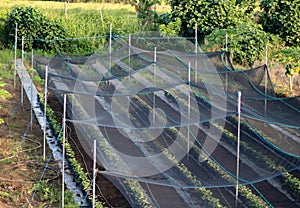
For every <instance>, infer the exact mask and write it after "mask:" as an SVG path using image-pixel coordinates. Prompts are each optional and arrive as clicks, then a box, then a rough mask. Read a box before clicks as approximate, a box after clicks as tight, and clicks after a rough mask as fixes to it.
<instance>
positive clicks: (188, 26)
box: [171, 0, 240, 38]
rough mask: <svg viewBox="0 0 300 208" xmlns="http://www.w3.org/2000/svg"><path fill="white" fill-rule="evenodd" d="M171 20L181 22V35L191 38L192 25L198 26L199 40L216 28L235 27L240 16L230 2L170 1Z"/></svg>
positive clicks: (233, 4) (225, 0)
mask: <svg viewBox="0 0 300 208" xmlns="http://www.w3.org/2000/svg"><path fill="white" fill-rule="evenodd" d="M171 8H172V18H174V19H175V18H180V20H181V21H182V25H181V35H183V36H193V35H194V28H195V27H194V25H195V23H197V24H198V34H199V36H200V38H203V37H204V36H206V35H208V34H210V33H211V32H212V31H213V30H214V29H216V28H220V29H221V28H227V27H228V26H230V25H236V22H237V21H239V19H238V17H239V16H240V11H239V9H238V8H237V7H236V6H235V2H234V1H231V0H224V1H210V0H203V1H198V0H191V1H187V0H175V1H171Z"/></svg>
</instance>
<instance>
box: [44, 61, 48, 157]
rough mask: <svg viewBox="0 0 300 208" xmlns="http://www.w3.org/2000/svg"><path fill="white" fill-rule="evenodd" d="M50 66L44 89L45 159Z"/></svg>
mask: <svg viewBox="0 0 300 208" xmlns="http://www.w3.org/2000/svg"><path fill="white" fill-rule="evenodd" d="M47 88H48V66H46V68H45V89H44V144H43V145H44V151H43V152H44V153H43V156H44V160H46V123H47V94H48V89H47Z"/></svg>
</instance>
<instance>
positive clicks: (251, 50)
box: [206, 21, 269, 67]
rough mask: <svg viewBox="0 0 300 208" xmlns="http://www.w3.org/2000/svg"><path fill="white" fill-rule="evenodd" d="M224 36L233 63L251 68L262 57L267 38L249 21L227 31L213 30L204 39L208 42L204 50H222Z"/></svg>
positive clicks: (259, 27)
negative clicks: (226, 37)
mask: <svg viewBox="0 0 300 208" xmlns="http://www.w3.org/2000/svg"><path fill="white" fill-rule="evenodd" d="M226 34H227V35H228V50H229V51H231V58H232V59H233V61H234V62H236V63H238V64H243V65H248V66H250V67H252V66H253V64H254V62H255V61H256V60H259V59H261V58H262V57H263V56H264V54H265V53H264V52H265V47H266V45H267V43H268V40H269V36H268V34H267V33H265V32H264V31H263V29H262V27H261V26H260V25H258V24H255V23H253V22H251V21H249V22H241V23H239V24H238V25H237V26H235V27H229V28H227V29H215V30H214V31H213V32H212V33H211V34H210V35H208V36H207V37H206V38H207V40H208V42H209V45H208V46H206V48H211V47H216V46H217V47H222V49H223V50H224V49H225V36H226ZM215 45H216V46H215Z"/></svg>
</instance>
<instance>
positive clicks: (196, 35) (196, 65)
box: [195, 22, 198, 84]
mask: <svg viewBox="0 0 300 208" xmlns="http://www.w3.org/2000/svg"><path fill="white" fill-rule="evenodd" d="M195 54H196V61H195V84H197V70H198V55H197V54H198V24H197V22H196V25H195Z"/></svg>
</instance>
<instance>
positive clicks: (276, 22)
mask: <svg viewBox="0 0 300 208" xmlns="http://www.w3.org/2000/svg"><path fill="white" fill-rule="evenodd" d="M260 7H261V9H262V10H263V12H261V18H260V21H261V24H262V25H263V27H264V29H265V31H267V32H270V33H274V34H278V35H279V36H280V37H281V38H282V39H284V40H285V41H286V44H288V45H290V46H300V0H293V1H289V0H263V1H262V2H261V4H260Z"/></svg>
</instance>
